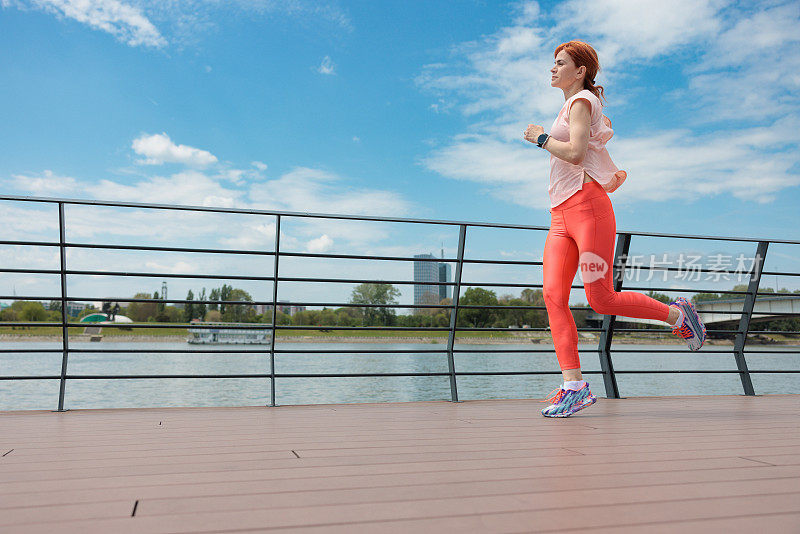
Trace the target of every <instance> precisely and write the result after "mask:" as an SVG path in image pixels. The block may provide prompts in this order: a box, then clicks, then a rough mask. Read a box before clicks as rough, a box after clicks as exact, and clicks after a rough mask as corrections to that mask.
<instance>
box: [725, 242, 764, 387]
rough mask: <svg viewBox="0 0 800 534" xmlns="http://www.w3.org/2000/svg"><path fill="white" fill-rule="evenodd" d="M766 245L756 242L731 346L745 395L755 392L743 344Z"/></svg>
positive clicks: (745, 341) (751, 313)
mask: <svg viewBox="0 0 800 534" xmlns="http://www.w3.org/2000/svg"><path fill="white" fill-rule="evenodd" d="M767 245H769V241H759V242H758V248H757V249H756V257H755V260H754V261H753V270H752V271H751V273H750V283H749V284H748V285H747V294H746V295H745V296H744V306H743V307H742V316H741V318H740V319H739V331H738V332H737V333H736V341H735V342H734V347H733V356H734V358H735V359H736V367H738V368H739V378H741V380H742V388H743V389H744V394H745V395H755V394H756V392H755V390H754V389H753V382H752V380H750V371H749V370H748V369H747V361H746V360H745V358H744V345H745V343H747V332H748V331H749V330H750V317H751V316H752V315H753V307H754V306H755V303H756V292H757V291H758V283H759V282H760V281H761V271H762V270H763V269H764V259H765V257H766V255H767Z"/></svg>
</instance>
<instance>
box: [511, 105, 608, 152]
mask: <svg viewBox="0 0 800 534" xmlns="http://www.w3.org/2000/svg"><path fill="white" fill-rule="evenodd" d="M591 118H592V116H591V105H590V104H589V101H588V100H586V99H585V98H579V99H577V100H575V102H573V103H572V107H571V108H570V111H569V141H567V142H565V141H559V140H558V139H553V138H552V137H549V138H548V139H547V142H546V143H545V144H544V149H545V150H547V151H548V152H550V153H551V154H552V155H554V156H555V157H557V158H559V159H563V160H564V161H566V162H568V163H572V164H573V165H578V164H579V163H580V162H581V161H583V158H585V157H586V150H587V148H588V147H589V126H590V124H591ZM540 133H544V128H542V127H541V126H537V125H535V124H530V125H528V129H527V130H526V131H525V139H527V140H528V141H530V142H531V143H535V142H536V138H537V137H539V134H540Z"/></svg>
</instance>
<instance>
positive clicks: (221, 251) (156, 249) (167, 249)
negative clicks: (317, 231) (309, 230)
mask: <svg viewBox="0 0 800 534" xmlns="http://www.w3.org/2000/svg"><path fill="white" fill-rule="evenodd" d="M64 246H65V247H66V248H88V249H102V250H143V251H148V252H190V253H202V254H244V255H251V256H274V255H275V252H273V251H266V250H265V251H261V250H241V249H225V248H187V247H156V246H147V245H114V244H101V243H64ZM281 255H283V252H281Z"/></svg>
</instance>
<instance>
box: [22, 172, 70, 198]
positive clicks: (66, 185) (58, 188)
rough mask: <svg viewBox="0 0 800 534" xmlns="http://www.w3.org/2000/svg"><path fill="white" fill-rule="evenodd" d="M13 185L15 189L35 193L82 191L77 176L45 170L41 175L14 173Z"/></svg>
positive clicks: (62, 193)
mask: <svg viewBox="0 0 800 534" xmlns="http://www.w3.org/2000/svg"><path fill="white" fill-rule="evenodd" d="M12 178H13V179H12V180H11V185H12V186H13V187H14V188H15V189H19V190H24V191H28V192H30V193H32V194H34V195H67V196H70V195H74V194H76V193H79V192H80V191H81V189H82V188H81V186H80V185H79V184H78V181H77V180H75V178H72V177H69V176H58V175H56V174H54V173H53V171H50V170H45V171H43V172H42V173H41V175H39V176H33V175H23V174H14V175H12Z"/></svg>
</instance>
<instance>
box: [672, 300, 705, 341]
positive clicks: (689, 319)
mask: <svg viewBox="0 0 800 534" xmlns="http://www.w3.org/2000/svg"><path fill="white" fill-rule="evenodd" d="M670 306H676V307H678V308H679V309H680V310H681V312H683V317H682V318H683V320H679V321H678V323H677V324H675V325H674V326H673V327H672V333H673V334H675V335H676V336H679V337H682V338H683V339H684V341H686V344H687V345H688V346H689V349H690V350H700V347H702V346H703V343H705V341H706V325H704V324H703V321H702V320H701V319H700V315H698V313H697V311H696V310H695V309H694V305H692V303H691V302H689V301H688V300H686V299H685V298H683V297H678V298H677V299H676V300H675V301H674V302H670Z"/></svg>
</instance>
